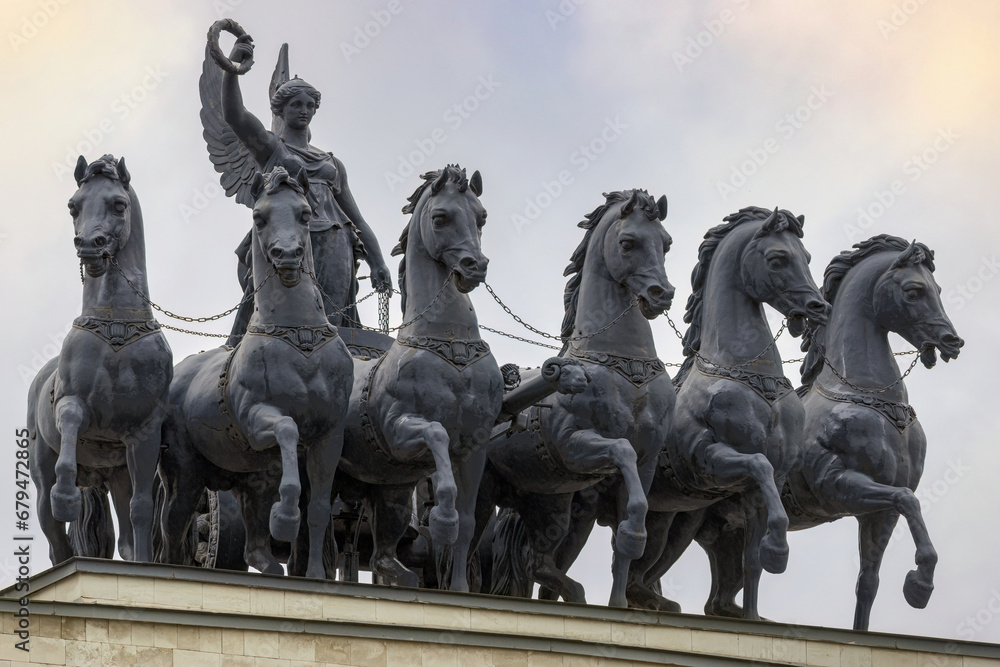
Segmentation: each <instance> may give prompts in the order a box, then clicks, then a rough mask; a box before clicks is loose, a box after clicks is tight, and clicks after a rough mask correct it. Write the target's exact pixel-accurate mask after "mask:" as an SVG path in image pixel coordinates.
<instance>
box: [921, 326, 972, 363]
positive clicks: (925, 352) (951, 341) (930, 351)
mask: <svg viewBox="0 0 1000 667" xmlns="http://www.w3.org/2000/svg"><path fill="white" fill-rule="evenodd" d="M963 345H965V341H964V340H962V339H961V338H959V337H958V336H956V335H954V334H946V335H945V336H943V337H942V338H941V340H938V341H934V342H931V341H927V342H925V343H924V344H923V345H921V346H920V363H922V364H923V365H924V368H933V367H934V364H936V363H937V353H938V352H941V358H942V359H943V360H944V362H945V363H948V362H949V361H951V360H952V359H956V358H958V355H959V352H961V351H962V346H963Z"/></svg>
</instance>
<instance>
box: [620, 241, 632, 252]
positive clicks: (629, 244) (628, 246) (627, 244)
mask: <svg viewBox="0 0 1000 667" xmlns="http://www.w3.org/2000/svg"><path fill="white" fill-rule="evenodd" d="M621 246H622V250H624V251H625V252H628V251H630V250H632V248H634V247H635V241H632V240H630V239H625V240H624V241H622V242H621Z"/></svg>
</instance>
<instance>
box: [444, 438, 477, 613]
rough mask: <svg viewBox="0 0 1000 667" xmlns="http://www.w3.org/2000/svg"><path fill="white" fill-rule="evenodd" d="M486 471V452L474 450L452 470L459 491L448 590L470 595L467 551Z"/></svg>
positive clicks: (473, 531) (473, 532) (474, 527)
mask: <svg viewBox="0 0 1000 667" xmlns="http://www.w3.org/2000/svg"><path fill="white" fill-rule="evenodd" d="M485 467H486V448H485V447H481V448H479V449H477V450H474V451H473V452H472V453H471V454H470V455H469V456H468V458H466V459H465V460H464V461H460V462H459V463H458V465H456V466H455V468H454V470H455V485H456V487H457V489H458V495H457V498H456V503H455V504H456V509H457V510H458V539H457V540H455V544H454V545H453V546H452V548H451V582H450V584H449V590H452V591H459V592H462V593H468V592H469V579H468V574H469V548H470V545H471V544H472V539H473V537H474V535H475V532H476V497H477V495H478V491H479V483H480V481H482V478H483V469H484V468H485Z"/></svg>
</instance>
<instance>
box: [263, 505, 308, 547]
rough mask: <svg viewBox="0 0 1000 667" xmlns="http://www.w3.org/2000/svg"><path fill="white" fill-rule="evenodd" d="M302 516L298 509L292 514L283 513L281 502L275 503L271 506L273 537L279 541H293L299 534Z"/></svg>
mask: <svg viewBox="0 0 1000 667" xmlns="http://www.w3.org/2000/svg"><path fill="white" fill-rule="evenodd" d="M300 516H301V514H300V512H299V511H298V509H296V510H295V513H294V514H292V515H286V514H282V512H281V510H280V509H279V503H275V504H274V507H272V508H271V521H270V528H271V537H273V538H274V539H276V540H278V541H279V542H293V541H294V540H295V538H296V537H297V536H298V534H299V517H300Z"/></svg>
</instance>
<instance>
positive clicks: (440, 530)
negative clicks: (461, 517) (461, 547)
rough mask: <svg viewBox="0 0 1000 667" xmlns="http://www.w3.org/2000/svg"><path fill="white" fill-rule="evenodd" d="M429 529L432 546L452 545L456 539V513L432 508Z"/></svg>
mask: <svg viewBox="0 0 1000 667" xmlns="http://www.w3.org/2000/svg"><path fill="white" fill-rule="evenodd" d="M430 529H431V539H432V540H433V541H434V544H440V545H446V544H454V543H455V541H456V540H457V539H458V512H457V511H455V510H443V509H441V508H440V507H432V508H431V516H430Z"/></svg>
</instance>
